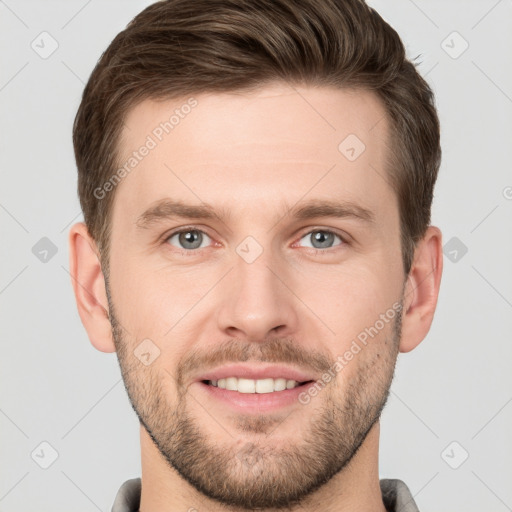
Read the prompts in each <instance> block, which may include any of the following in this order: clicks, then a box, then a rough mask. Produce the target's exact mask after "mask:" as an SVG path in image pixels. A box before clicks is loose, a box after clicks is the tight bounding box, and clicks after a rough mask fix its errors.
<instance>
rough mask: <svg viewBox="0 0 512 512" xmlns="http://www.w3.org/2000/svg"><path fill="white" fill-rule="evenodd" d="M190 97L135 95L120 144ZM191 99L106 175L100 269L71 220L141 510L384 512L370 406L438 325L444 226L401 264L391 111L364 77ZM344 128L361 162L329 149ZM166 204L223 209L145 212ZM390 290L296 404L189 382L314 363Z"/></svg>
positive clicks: (82, 293) (126, 147)
mask: <svg viewBox="0 0 512 512" xmlns="http://www.w3.org/2000/svg"><path fill="white" fill-rule="evenodd" d="M187 99H188V98H187V97H185V98H183V99H179V100H178V99H173V100H168V101H163V102H154V101H150V100H146V101H144V102H142V103H140V104H139V105H137V106H136V107H134V108H133V109H132V110H131V111H130V112H129V114H128V116H127V118H126V128H125V130H124V132H123V137H122V140H121V146H120V147H121V149H122V152H123V157H126V158H127V157H128V156H129V155H130V154H131V152H132V151H134V150H136V149H137V148H139V147H140V146H141V145H142V144H143V143H144V141H145V140H146V138H147V136H148V134H151V133H152V130H153V129H154V128H155V127H156V126H158V125H159V123H160V122H162V121H163V120H165V119H166V118H167V119H168V117H169V115H170V113H172V112H173V111H174V109H176V108H179V107H180V106H181V105H183V104H184V103H186V101H187ZM195 99H196V100H197V102H198V104H197V106H196V107H195V108H194V109H193V110H192V111H191V112H190V114H188V115H187V116H185V117H184V118H183V119H181V120H180V123H179V124H178V125H177V126H175V128H174V129H173V131H172V132H171V133H170V134H168V135H166V136H165V137H164V138H163V140H162V141H161V142H159V144H158V145H157V146H156V147H155V148H154V149H152V150H151V151H150V152H149V154H148V155H147V156H146V157H145V158H144V159H143V160H142V161H141V162H140V163H138V165H137V167H136V169H135V170H133V171H132V172H131V173H130V174H128V175H127V176H126V177H125V178H124V179H123V180H122V182H121V183H120V184H119V185H118V186H117V187H116V190H115V192H114V193H115V201H114V207H113V216H112V235H111V253H110V261H109V263H110V275H109V278H108V282H106V280H105V278H104V274H103V272H102V268H101V265H100V255H99V252H98V249H97V246H96V243H95V241H94V240H93V239H92V238H91V237H90V235H89V234H88V231H87V229H86V227H85V225H84V224H83V223H77V224H75V225H74V226H73V227H72V228H71V231H70V235H69V243H70V266H71V275H72V278H73V279H72V282H73V287H74V291H75V295H76V300H77V305H78V310H79V313H80V317H81V320H82V322H83V324H84V326H85V328H86V330H87V332H88V335H89V338H90V341H91V343H92V344H93V345H94V346H95V347H96V348H97V349H98V350H100V351H103V352H113V351H117V355H118V358H119V363H120V367H121V370H122V374H123V378H124V382H125V386H126V388H127V392H128V395H129V397H130V400H131V402H132V405H133V407H134V410H135V412H136V413H137V415H138V417H139V420H140V421H141V430H140V441H141V457H142V495H141V507H140V509H141V510H142V511H149V510H151V511H153V512H163V511H171V510H189V509H190V508H191V507H193V508H195V509H197V510H208V511H221V510H249V509H254V508H256V507H260V509H262V510H284V509H286V510H301V511H304V512H305V511H316V510H322V511H331V512H334V511H342V510H351V511H370V510H371V511H380V512H385V507H384V504H383V502H382V497H381V493H380V487H379V474H378V448H379V417H380V413H381V411H382V408H383V407H384V404H385V401H386V399H387V396H388V393H389V387H390V385H391V382H392V377H393V371H394V367H395V362H396V358H397V355H398V353H399V352H408V351H410V350H412V349H414V348H415V347H416V346H417V345H418V344H419V343H420V342H421V341H422V340H423V339H424V338H425V336H426V334H427V332H428V330H429V328H430V325H431V322H432V319H433V315H434V311H435V307H436V303H437V296H438V291H439V284H440V279H441V273H442V241H441V232H440V231H439V229H438V228H436V227H434V226H430V227H429V228H428V229H427V231H426V233H425V236H424V238H423V239H422V240H421V241H420V242H419V244H418V245H417V249H416V252H415V256H414V262H413V266H412V268H411V271H410V272H409V274H408V275H405V274H404V270H403V266H402V254H401V249H400V239H399V235H400V229H399V213H398V203H397V198H396V196H395V194H394V191H393V190H392V189H391V187H390V185H389V184H388V182H387V180H386V170H385V158H386V154H387V151H388V143H387V141H388V134H389V124H388V121H387V117H386V114H385V110H384V107H383V106H382V104H381V103H380V101H379V100H378V98H377V97H376V96H374V95H373V94H372V93H370V92H366V91H360V90H336V89H331V88H325V87H320V88H309V87H301V88H299V87H294V88H292V87H290V86H288V85H285V84H273V85H267V86H265V87H264V88H261V89H259V90H258V91H252V92H250V93H247V92H244V93H242V92H238V93H232V94H200V95H197V96H195ZM349 134H356V135H357V137H359V139H360V140H361V141H363V143H364V144H365V146H366V149H365V151H364V152H363V153H362V154H361V155H360V156H359V157H358V158H357V159H355V160H354V161H349V160H348V159H347V158H346V157H345V156H344V155H343V154H342V153H341V152H340V151H339V150H338V145H339V144H340V142H342V141H343V140H344V139H345V137H347V135H349ZM126 158H125V159H124V160H123V162H124V161H125V160H126ZM162 199H173V200H179V201H182V202H184V203H187V204H193V205H199V204H201V203H202V202H204V203H208V204H210V205H212V207H213V208H214V209H215V211H216V212H218V213H219V215H220V214H221V213H226V210H229V211H230V215H229V216H226V217H223V218H222V220H221V219H217V218H214V219H206V220H205V219H193V218H188V219H182V218H167V219H160V220H158V221H156V222H153V223H151V224H150V225H149V226H147V227H146V228H141V227H138V226H137V220H138V218H139V217H140V215H141V214H142V213H143V212H144V211H146V210H147V209H148V208H149V207H151V206H152V205H154V204H155V203H156V202H158V201H159V200H162ZM312 199H317V200H318V201H337V202H351V203H352V204H355V205H358V206H360V207H362V208H365V209H367V210H369V211H370V212H371V213H372V215H373V221H372V222H367V221H364V220H361V219H357V218H354V217H343V218H338V217H333V216H322V217H316V218H312V219H306V220H299V219H296V218H294V217H292V216H291V215H288V212H289V211H290V208H292V207H295V206H296V205H297V204H303V202H305V201H308V200H312ZM180 228H189V229H192V230H194V229H196V230H200V232H203V233H205V235H203V236H204V238H203V239H202V243H201V248H198V249H190V245H185V246H184V245H183V243H185V244H186V242H187V239H185V240H183V239H180V238H179V235H175V236H172V237H170V235H172V234H173V232H174V231H176V230H177V229H180ZM315 230H316V231H315ZM325 230H327V231H328V232H329V231H330V232H334V233H335V235H339V236H340V238H338V236H334V237H329V234H328V233H325ZM317 231H320V232H321V234H323V235H324V236H327V242H328V243H327V245H323V246H319V245H318V242H315V239H314V237H313V236H312V234H314V233H317ZM194 233H195V234H196V235H197V236H199V237H200V236H201V235H200V234H198V233H197V232H194ZM247 236H251V237H253V239H255V240H256V241H257V244H259V246H260V248H261V249H262V250H263V252H262V253H261V254H260V255H259V256H258V257H257V258H256V259H255V260H254V261H253V262H251V263H248V262H247V261H246V260H245V259H244V258H242V257H241V256H240V253H238V252H237V250H236V249H237V247H239V245H240V244H241V242H242V241H244V240H245V239H246V237H247ZM180 241H181V245H180ZM200 241H201V240H200ZM324 241H325V238H324ZM315 244H316V247H317V251H316V252H315V249H314V248H313V247H315ZM251 247H252V249H250V250H251V251H254V250H255V249H254V246H251ZM318 247H320V248H318ZM253 254H254V253H253ZM396 303H401V304H402V306H403V309H402V311H401V315H398V314H397V315H396V316H395V317H394V320H393V321H389V322H387V323H385V325H384V326H383V328H382V329H380V330H379V331H378V334H377V335H375V336H374V337H372V338H370V339H369V341H368V343H367V344H366V345H365V346H364V348H363V349H362V350H360V352H358V353H357V354H356V355H355V356H354V357H353V358H352V359H351V360H350V361H349V362H348V363H347V364H346V365H345V366H344V367H343V369H342V370H341V371H337V372H335V377H334V378H333V379H332V380H331V381H330V382H329V383H328V384H327V385H326V386H325V387H324V388H323V389H322V390H321V391H319V392H318V394H317V395H316V396H314V397H312V398H311V400H310V402H309V403H308V404H306V405H303V404H301V403H299V402H296V403H293V404H291V405H289V406H286V407H283V408H282V409H279V410H276V411H272V412H263V413H262V412H261V411H258V410H257V409H256V408H251V409H247V410H244V411H241V410H239V409H237V410H234V409H231V408H230V407H227V406H226V405H225V404H223V403H220V402H219V401H218V400H216V399H212V398H211V397H210V396H209V394H207V393H206V392H205V391H204V389H203V388H202V387H201V385H200V384H198V383H197V382H195V379H196V377H198V376H199V375H201V372H203V373H204V372H206V371H208V370H211V369H213V368H216V367H218V366H222V364H224V363H237V362H239V361H247V362H248V363H251V364H252V365H253V366H254V367H258V368H261V367H263V366H268V364H272V363H277V362H279V363H280V364H284V365H287V366H290V367H293V368H296V369H299V370H303V371H305V372H306V373H308V374H312V375H315V377H316V376H318V375H322V370H325V369H327V368H329V367H332V365H333V364H334V362H335V361H336V358H337V357H338V356H339V355H342V354H344V353H345V352H346V351H347V350H348V349H349V348H350V346H351V343H352V342H353V340H354V339H356V338H357V336H358V335H359V334H360V333H361V332H362V331H364V329H365V328H367V327H369V326H373V325H375V323H376V321H377V320H378V319H379V318H380V317H379V315H381V314H383V313H385V312H386V311H389V310H390V308H392V305H393V304H396ZM145 339H150V340H151V342H152V343H153V344H154V346H156V347H158V349H159V355H158V357H157V358H156V359H155V360H154V361H153V362H152V363H151V364H149V365H147V366H146V365H144V364H141V361H140V360H139V359H138V358H137V357H135V355H134V350H135V349H136V348H137V346H138V345H139V344H140V343H141V341H142V340H145ZM152 346H153V345H152ZM314 363H316V364H314Z"/></svg>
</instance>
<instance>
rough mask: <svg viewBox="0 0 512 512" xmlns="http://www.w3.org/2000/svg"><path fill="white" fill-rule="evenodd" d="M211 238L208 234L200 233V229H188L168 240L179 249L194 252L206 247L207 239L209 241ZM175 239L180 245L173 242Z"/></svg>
mask: <svg viewBox="0 0 512 512" xmlns="http://www.w3.org/2000/svg"><path fill="white" fill-rule="evenodd" d="M209 238H210V237H209V236H208V235H207V234H206V233H204V232H203V231H199V230H198V229H186V230H184V231H179V232H178V233H174V234H173V235H171V236H170V237H169V238H168V239H167V240H168V242H169V243H170V244H171V245H174V246H175V247H178V248H179V249H189V250H192V249H199V248H201V247H205V245H204V242H205V239H206V241H207V240H208V239H209ZM173 239H177V241H178V245H176V244H175V243H173V242H172V240H173ZM206 245H207V244H206Z"/></svg>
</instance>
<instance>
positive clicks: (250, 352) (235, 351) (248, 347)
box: [176, 338, 335, 385]
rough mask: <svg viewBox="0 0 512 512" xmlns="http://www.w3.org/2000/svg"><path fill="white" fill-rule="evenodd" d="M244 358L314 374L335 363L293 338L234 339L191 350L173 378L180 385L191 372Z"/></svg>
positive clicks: (323, 354)
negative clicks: (294, 367) (282, 365)
mask: <svg viewBox="0 0 512 512" xmlns="http://www.w3.org/2000/svg"><path fill="white" fill-rule="evenodd" d="M247 361H258V362H265V363H284V364H295V365H297V366H299V367H300V368H302V369H305V370H307V369H309V370H312V371H313V373H325V372H327V371H328V370H329V368H331V367H332V365H333V364H334V362H335V361H333V360H331V359H330V357H329V356H328V355H327V354H325V353H323V352H320V351H318V350H305V349H304V348H303V347H301V346H300V345H299V344H298V343H297V342H295V341H294V340H293V339H292V338H270V339H268V340H267V341H262V342H249V341H247V340H240V339H236V338H233V339H230V340H227V341H225V342H222V343H220V344H218V345H215V346H214V347H212V348H210V349H209V350H206V351H205V350H199V349H197V348H196V349H193V350H191V351H190V352H189V353H187V355H186V356H185V357H184V358H183V359H182V361H180V363H179V364H178V367H177V371H176V380H177V382H178V385H183V383H184V382H185V379H186V376H187V375H189V374H190V372H193V371H194V372H195V371H197V370H198V369H201V370H203V369H204V370H208V369H211V368H213V367H217V366H220V365H222V364H226V363H240V362H247Z"/></svg>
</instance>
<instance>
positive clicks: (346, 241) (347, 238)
mask: <svg viewBox="0 0 512 512" xmlns="http://www.w3.org/2000/svg"><path fill="white" fill-rule="evenodd" d="M306 229H307V230H306V231H303V232H301V234H300V235H299V236H298V238H297V239H296V242H293V244H292V247H293V246H296V245H297V244H298V243H299V242H300V240H302V238H304V237H305V236H306V235H310V234H311V233H314V232H315V231H322V232H324V233H332V234H333V235H335V236H337V237H339V238H340V240H341V243H340V244H338V245H335V246H333V247H326V248H323V249H318V248H316V247H306V249H309V250H312V251H318V252H328V251H329V250H336V248H338V247H341V246H343V245H349V244H350V240H351V239H350V236H349V235H347V234H345V233H344V232H343V233H342V232H340V231H338V230H336V229H333V228H326V227H322V226H315V227H308V228H306Z"/></svg>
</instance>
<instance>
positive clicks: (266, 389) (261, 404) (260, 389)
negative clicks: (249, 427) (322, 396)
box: [195, 364, 317, 414]
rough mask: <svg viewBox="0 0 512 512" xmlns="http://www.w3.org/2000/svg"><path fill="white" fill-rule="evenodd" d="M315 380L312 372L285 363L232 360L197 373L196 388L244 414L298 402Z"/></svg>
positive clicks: (222, 405)
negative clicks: (263, 364) (246, 362)
mask: <svg viewBox="0 0 512 512" xmlns="http://www.w3.org/2000/svg"><path fill="white" fill-rule="evenodd" d="M316 381H317V378H315V377H314V376H313V375H311V374H308V373H305V372H303V371H300V370H298V369H296V368H292V367H289V366H284V365H273V366H268V365H267V366H262V365H259V366H255V365H247V364H234V365H229V366H224V367H222V368H217V369H215V370H212V371H210V372H208V373H205V374H203V375H200V376H199V377H198V378H197V379H196V380H195V388H196V389H197V390H198V391H199V392H200V393H201V394H202V395H203V396H204V397H205V398H206V399H207V400H209V401H211V403H212V404H214V403H218V404H219V406H220V407H221V408H222V411H223V412H226V407H228V408H229V410H234V411H236V412H238V413H243V414H262V413H270V412H278V411H279V410H281V409H282V408H285V407H292V406H296V405H298V404H299V403H300V396H301V394H302V393H304V392H306V393H307V391H308V388H309V387H310V386H312V385H314V384H315V383H316Z"/></svg>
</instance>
